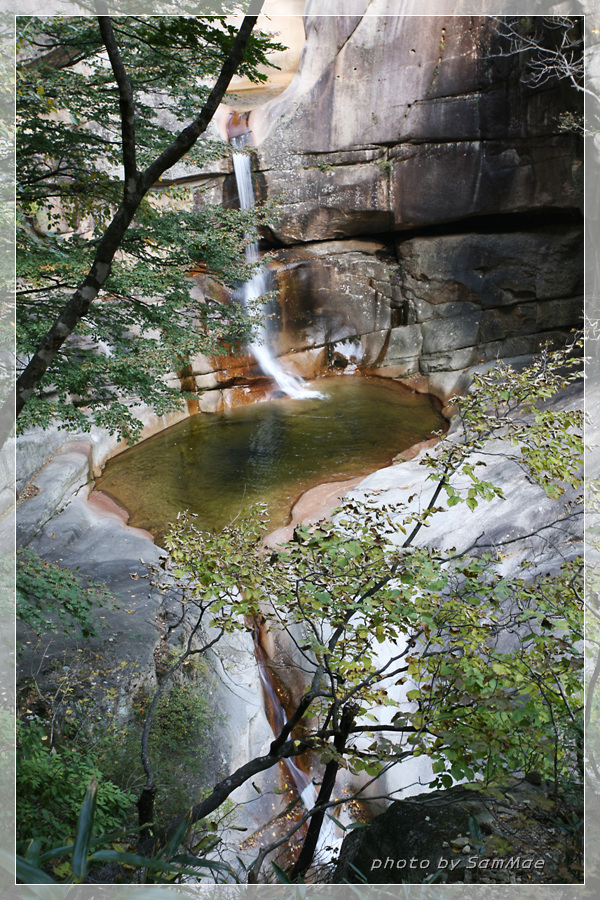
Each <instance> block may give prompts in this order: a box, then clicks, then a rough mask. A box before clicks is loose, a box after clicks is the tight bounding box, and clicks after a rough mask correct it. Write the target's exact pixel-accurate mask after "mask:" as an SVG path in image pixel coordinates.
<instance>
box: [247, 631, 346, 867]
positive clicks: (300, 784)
mask: <svg viewBox="0 0 600 900" xmlns="http://www.w3.org/2000/svg"><path fill="white" fill-rule="evenodd" d="M254 652H255V656H256V661H257V663H258V673H259V678H260V683H261V686H262V689H263V691H264V694H265V697H266V699H267V702H268V705H269V708H270V713H271V714H270V715H269V716H268V719H269V722H270V724H271V728H272V729H273V734H274V735H275V736H277V735H278V734H279V733H280V732H281V729H282V728H283V726H284V725H285V723H286V722H287V716H286V714H285V709H284V708H283V705H282V703H281V700H280V699H279V695H278V694H277V691H276V690H275V687H274V685H273V681H272V680H271V673H270V672H269V666H268V663H267V657H266V653H265V651H264V649H263V647H262V645H261V641H260V626H257V628H256V631H255V636H254ZM282 762H283V765H284V766H285V767H286V769H287V770H288V772H289V773H290V777H291V779H292V781H293V783H294V786H295V788H296V790H297V791H298V793H299V794H300V799H301V800H302V803H303V805H304V807H305V808H306V809H308V810H310V809H312V808H313V806H314V805H315V803H316V802H317V791H316V789H315V786H314V784H313V782H312V778H310V776H309V775H307V774H306V772H303V771H302V769H301V768H300V766H299V765H298V764H297V762H296V760H295V759H294V758H293V757H288V758H287V759H284V760H282ZM336 832H337V829H336V827H335V825H334V823H333V822H332V820H331V819H330V818H329V816H328V815H327V813H325V818H324V819H323V824H322V826H321V833H320V834H319V841H318V843H317V849H316V851H315V862H326V861H327V860H328V859H330V858H331V849H329V850H328V849H327V848H335V847H337V846H339V845H340V843H341V842H340V839H339V838H338V837H337V834H336Z"/></svg>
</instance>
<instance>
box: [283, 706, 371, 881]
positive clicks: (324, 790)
mask: <svg viewBox="0 0 600 900" xmlns="http://www.w3.org/2000/svg"><path fill="white" fill-rule="evenodd" d="M357 709H358V707H357V706H356V705H355V704H353V703H349V704H348V705H347V706H345V707H344V709H343V711H342V719H341V722H340V728H339V731H338V733H337V734H336V736H335V738H334V740H333V746H334V747H335V749H336V750H337V752H338V753H339V754H342V753H343V752H344V750H345V749H346V741H347V740H348V735H349V734H350V731H351V729H352V726H353V725H354V719H355V717H356V713H357ZM339 767H340V764H339V762H338V761H337V759H332V760H330V761H329V762H328V763H327V765H326V766H325V774H324V775H323V782H322V784H321V790H320V791H319V796H318V797H317V800H316V803H315V806H321V805H323V806H325V804H327V803H329V800H330V799H331V794H332V792H333V789H334V787H335V780H336V778H337V773H338V769H339ZM324 818H325V810H324V809H321V810H319V811H318V812H316V813H315V814H314V816H313V817H312V818H311V820H310V825H309V826H308V832H307V834H306V837H305V839H304V843H303V845H302V850H301V851H300V855H299V857H298V859H297V860H296V864H295V866H294V868H293V869H292V872H291V875H290V879H291V881H297V880H298V879H299V878H302V877H303V876H304V875H305V874H306V873H307V872H308V870H309V869H310V866H311V864H312V861H313V857H314V855H315V851H316V849H317V844H318V842H319V835H320V833H321V828H322V826H323V820H324Z"/></svg>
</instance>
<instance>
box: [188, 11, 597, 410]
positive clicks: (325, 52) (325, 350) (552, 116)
mask: <svg viewBox="0 0 600 900" xmlns="http://www.w3.org/2000/svg"><path fill="white" fill-rule="evenodd" d="M367 7H368V9H367ZM416 12H419V11H418V10H416V9H414V4H413V3H412V2H411V0H406V2H403V3H400V4H398V5H397V8H395V9H394V10H391V9H390V8H389V4H388V3H386V0H373V2H371V3H366V2H362V0H356V2H355V3H354V4H353V6H352V7H351V9H350V8H348V7H347V6H346V7H344V8H343V7H342V5H341V4H339V3H337V0H334V3H333V5H332V4H328V6H327V9H326V10H325V9H324V8H323V4H322V3H321V2H320V0H311V2H309V3H307V5H306V7H305V18H304V22H305V31H306V43H305V46H304V49H303V52H302V56H301V59H300V65H299V68H298V71H297V73H296V75H295V76H294V78H293V80H292V82H291V84H290V85H289V87H288V88H287V89H286V90H285V91H284V92H283V93H282V94H280V95H279V96H278V97H276V98H275V99H273V100H272V101H270V102H269V103H266V104H265V105H263V106H261V107H258V108H255V109H253V110H252V111H251V112H250V113H249V124H250V128H251V130H252V132H253V137H254V141H255V145H256V149H255V153H254V159H253V165H254V169H255V190H256V192H257V196H258V197H259V199H261V200H264V199H274V198H277V199H278V201H279V204H280V205H279V206H278V210H279V212H278V218H277V220H276V221H274V222H273V224H272V225H271V226H270V230H266V231H265V232H264V235H263V236H264V237H265V238H266V240H267V242H271V244H274V245H275V246H276V247H277V248H278V249H276V250H275V252H274V261H273V269H274V272H275V279H276V283H277V288H278V291H279V303H278V307H276V308H275V315H274V316H273V317H272V325H271V334H270V338H269V339H270V341H271V343H272V345H273V349H274V350H275V352H276V353H277V354H278V355H279V356H280V357H281V358H283V359H284V362H285V365H286V366H289V367H290V368H291V369H292V370H294V371H295V372H298V373H300V374H302V375H304V377H314V376H315V375H316V374H319V366H321V371H324V370H326V369H327V368H331V367H335V368H337V367H347V366H351V367H355V366H357V367H359V368H361V369H362V370H366V371H369V372H374V373H376V374H378V375H385V376H388V377H392V378H410V379H412V383H413V386H414V387H415V388H416V389H418V390H431V391H433V392H435V393H437V395H438V396H439V397H441V398H442V399H443V400H446V399H447V398H448V396H449V394H451V393H452V392H453V390H454V389H455V387H456V386H457V384H459V382H460V377H461V373H462V372H463V370H464V369H465V368H467V367H469V366H471V365H474V364H476V363H478V362H482V361H486V360H491V359H494V358H496V357H498V356H505V357H507V356H521V355H526V354H530V353H533V352H535V351H536V350H537V349H538V348H539V347H540V345H541V344H543V343H544V342H550V343H558V342H560V341H562V340H564V333H565V332H566V331H567V330H568V329H570V328H571V327H573V326H575V325H577V324H578V323H579V321H580V319H581V310H582V301H581V294H582V276H581V267H582V235H581V228H580V208H581V200H582V195H581V154H580V152H579V147H578V139H577V138H576V136H574V135H573V134H567V133H562V132H561V131H560V129H559V117H560V114H561V112H564V111H565V110H567V109H576V107H577V104H578V102H579V101H578V99H577V97H575V96H570V95H569V94H568V92H566V91H564V90H563V88H562V87H561V86H560V85H559V84H557V83H552V82H548V83H547V84H546V85H545V86H543V87H542V88H538V89H536V90H533V89H531V88H530V87H528V86H527V85H526V84H524V83H523V81H522V79H521V75H522V73H523V66H524V63H523V62H522V61H519V60H518V59H517V58H516V57H514V56H512V57H511V56H509V57H506V56H502V55H500V54H501V47H500V45H499V39H498V37H497V35H496V34H495V29H494V26H493V22H492V20H491V19H489V18H488V17H486V16H460V15H445V14H441V15H437V16H423V15H413V14H414V13H416ZM444 12H445V11H444V10H442V13H444ZM325 13H327V14H325ZM394 13H395V14H394ZM219 177H221V178H223V172H222V170H221V171H220V173H219ZM222 191H223V198H224V200H225V202H226V203H228V204H230V203H235V202H236V199H235V198H236V187H235V182H234V178H233V176H232V175H229V176H225V178H224V182H223V185H222ZM306 354H311V355H310V356H307V355H306ZM317 361H318V362H317ZM210 367H212V369H213V370H214V369H216V370H217V372H216V374H210V372H209V371H208V369H203V370H202V371H198V372H196V371H195V370H194V375H197V376H199V377H197V378H196V388H197V389H198V390H210V389H218V390H220V391H222V390H223V389H224V388H225V389H226V390H229V389H230V388H233V387H235V388H236V389H237V388H238V387H239V385H240V384H242V383H243V382H244V379H246V380H251V379H252V378H253V377H254V376H255V375H256V368H255V367H253V364H252V360H251V359H250V360H244V361H243V362H238V363H236V362H235V361H217V362H216V363H215V362H214V361H212V362H210V363H209V368H210ZM221 405H222V401H221V400H219V401H218V402H217V401H215V400H213V399H208V398H207V399H205V400H203V401H202V402H201V406H202V408H205V409H216V408H221Z"/></svg>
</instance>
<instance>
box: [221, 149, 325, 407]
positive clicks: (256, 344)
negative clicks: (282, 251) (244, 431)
mask: <svg viewBox="0 0 600 900" xmlns="http://www.w3.org/2000/svg"><path fill="white" fill-rule="evenodd" d="M231 144H232V146H233V147H234V148H235V151H237V152H234V153H233V169H234V172H235V180H236V182H237V189H238V195H239V198H240V207H241V208H242V209H251V208H252V207H253V206H254V202H255V200H254V190H253V187H252V170H251V168H250V157H249V156H248V154H246V153H243V152H240V151H241V150H242V149H243V148H244V147H245V146H246V145H247V144H248V135H247V134H242V135H239V136H238V137H232V138H231ZM247 237H248V239H249V240H248V245H247V247H246V259H247V261H248V262H249V263H258V261H259V256H258V239H257V235H256V233H252V232H249V233H247ZM267 290H268V285H267V270H266V268H265V266H262V265H261V266H260V267H259V268H257V269H256V272H255V274H254V276H253V277H252V278H251V279H250V280H249V281H247V282H246V284H245V285H244V287H243V303H244V306H245V307H249V306H250V305H251V304H252V303H253V301H255V300H257V299H258V298H259V297H262V296H263V295H264V294H266V293H267ZM250 350H251V351H252V353H253V354H254V358H255V359H256V362H257V363H258V365H259V366H260V368H261V370H262V371H263V372H264V373H265V375H269V376H270V377H271V378H272V379H273V380H274V381H275V382H276V384H277V386H278V387H279V389H280V390H281V391H283V393H284V394H287V395H288V397H295V398H301V399H302V398H303V399H307V398H310V397H320V396H321V394H320V393H319V392H318V391H312V390H310V389H309V388H306V387H305V386H304V385H303V383H302V381H301V379H300V378H296V376H295V375H291V374H290V373H289V372H285V371H284V370H283V369H282V368H281V365H280V363H279V360H278V359H277V357H276V356H275V355H274V354H273V352H272V351H271V348H270V346H269V341H268V333H267V326H266V325H265V323H264V321H263V322H262V323H261V325H260V326H259V327H258V328H257V329H255V333H254V338H253V340H252V343H251V344H250Z"/></svg>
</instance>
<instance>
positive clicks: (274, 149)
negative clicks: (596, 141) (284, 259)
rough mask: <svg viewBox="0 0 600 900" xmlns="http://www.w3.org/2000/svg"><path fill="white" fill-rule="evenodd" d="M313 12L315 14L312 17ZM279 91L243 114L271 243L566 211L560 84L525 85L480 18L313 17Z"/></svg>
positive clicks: (571, 202) (568, 153)
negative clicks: (267, 202) (267, 204)
mask: <svg viewBox="0 0 600 900" xmlns="http://www.w3.org/2000/svg"><path fill="white" fill-rule="evenodd" d="M312 9H314V10H315V13H314V14H311V10H312ZM305 27H306V35H307V43H306V45H305V49H304V53H303V57H302V59H301V64H300V69H299V71H298V73H297V74H296V77H295V79H294V81H293V82H292V84H291V85H290V87H289V88H288V90H287V91H285V92H284V93H283V94H281V95H280V96H279V97H278V98H276V99H275V100H273V101H271V103H268V104H266V105H265V106H264V107H261V108H259V109H257V110H254V111H253V112H252V113H251V116H250V125H251V128H252V130H253V132H254V135H255V138H256V141H257V144H258V149H257V156H258V165H259V169H260V170H261V172H262V173H263V175H264V178H265V182H266V189H267V193H268V195H269V196H275V195H278V194H280V193H281V191H285V207H284V212H283V215H282V217H281V220H280V222H279V223H278V225H277V226H276V227H275V228H274V234H275V236H276V237H277V239H278V240H280V241H282V242H284V243H286V244H289V243H296V242H298V241H308V240H328V239H331V238H339V237H341V236H350V235H356V234H366V233H375V232H377V231H382V230H387V229H388V228H391V229H394V230H398V229H405V228H412V227H416V226H424V225H428V224H433V223H436V224H437V223H440V222H450V221H456V220H458V219H462V218H465V217H470V216H474V215H482V214H488V213H498V212H521V211H525V210H531V209H539V208H548V207H562V208H568V207H575V206H577V205H578V203H579V198H578V192H577V188H576V186H575V183H574V174H573V173H574V166H576V165H577V162H578V160H577V153H576V149H575V142H574V140H573V137H572V136H569V135H564V134H559V133H558V132H557V127H556V121H557V116H558V112H560V109H561V105H560V101H559V99H558V97H559V95H558V89H557V88H556V86H554V87H550V88H548V89H547V90H545V91H537V92H534V91H532V90H530V89H528V88H527V87H526V86H524V85H523V84H522V83H521V82H520V80H519V75H520V73H519V72H518V71H517V64H516V61H515V60H514V59H510V58H499V57H498V51H499V47H498V40H497V38H496V37H495V35H494V30H493V27H492V25H491V23H490V20H489V19H488V18H487V17H485V16H462V17H461V16H435V17H422V16H401V15H396V16H390V15H388V16H376V15H364V16H344V15H343V14H342V15H341V16H339V17H336V18H335V19H334V18H333V17H331V18H329V17H324V16H322V15H319V12H318V5H315V4H309V6H308V8H307V15H306V17H305Z"/></svg>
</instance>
